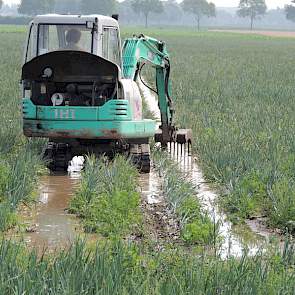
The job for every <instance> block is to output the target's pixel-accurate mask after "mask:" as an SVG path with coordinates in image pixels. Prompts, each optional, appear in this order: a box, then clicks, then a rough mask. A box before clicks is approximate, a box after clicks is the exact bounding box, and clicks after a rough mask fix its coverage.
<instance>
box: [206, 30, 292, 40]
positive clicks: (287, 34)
mask: <svg viewBox="0 0 295 295" xmlns="http://www.w3.org/2000/svg"><path fill="white" fill-rule="evenodd" d="M210 31H211V32H228V33H239V34H255V35H262V36H270V37H282V38H295V32H287V31H250V30H210Z"/></svg>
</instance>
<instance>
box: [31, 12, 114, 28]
mask: <svg viewBox="0 0 295 295" xmlns="http://www.w3.org/2000/svg"><path fill="white" fill-rule="evenodd" d="M96 19H97V20H98V23H103V24H104V25H109V26H116V27H118V26H119V25H118V22H117V20H115V19H114V18H112V17H110V16H105V15H99V14H91V15H68V14H44V15H37V16H35V17H34V19H33V23H34V24H40V23H42V24H44V23H45V24H85V23H86V22H87V21H93V22H94V21H95V20H96Z"/></svg>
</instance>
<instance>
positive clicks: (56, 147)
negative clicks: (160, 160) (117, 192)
mask: <svg viewBox="0 0 295 295" xmlns="http://www.w3.org/2000/svg"><path fill="white" fill-rule="evenodd" d="M90 154H94V155H95V156H97V157H100V156H103V155H104V156H107V157H109V158H110V159H112V158H114V157H115V156H116V155H117V154H122V155H124V156H126V158H129V159H130V161H131V163H133V164H134V166H135V167H136V168H137V169H138V170H139V171H140V172H141V173H149V172H150V168H151V163H150V162H151V161H150V146H149V144H148V141H147V140H144V141H142V142H140V143H133V142H129V143H127V142H119V141H109V142H107V141H102V142H99V143H97V142H95V141H83V142H81V141H78V140H73V141H69V142H66V143H65V142H59V141H55V140H50V141H49V142H48V144H47V146H46V148H45V150H44V152H43V158H44V160H45V161H46V163H47V167H48V169H50V171H53V172H54V171H67V168H68V165H69V162H70V161H71V160H72V158H73V157H75V156H85V155H90Z"/></svg>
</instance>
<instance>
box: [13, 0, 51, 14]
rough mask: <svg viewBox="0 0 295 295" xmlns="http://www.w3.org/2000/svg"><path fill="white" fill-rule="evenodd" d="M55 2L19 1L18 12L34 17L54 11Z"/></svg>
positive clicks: (42, 0)
mask: <svg viewBox="0 0 295 295" xmlns="http://www.w3.org/2000/svg"><path fill="white" fill-rule="evenodd" d="M54 5H55V0H21V3H20V5H19V7H18V12H19V13H20V14H25V15H36V14H43V13H50V12H53V11H54Z"/></svg>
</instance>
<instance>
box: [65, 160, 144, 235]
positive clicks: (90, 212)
mask: <svg viewBox="0 0 295 295" xmlns="http://www.w3.org/2000/svg"><path fill="white" fill-rule="evenodd" d="M136 179H137V171H136V169H135V168H134V167H132V165H131V164H130V163H129V162H128V161H126V158H124V157H122V156H118V157H116V158H115V159H114V160H113V161H108V160H107V159H106V158H102V159H96V158H95V157H88V158H87V161H86V167H85V170H84V171H83V174H82V181H81V184H80V187H79V188H78V190H77V192H76V194H75V196H74V198H73V199H72V200H71V204H70V210H71V212H72V213H75V214H77V215H79V216H80V217H81V218H82V219H83V225H84V229H85V230H86V231H87V232H97V233H100V234H101V235H103V236H105V237H112V236H115V237H119V236H120V237H123V236H125V235H126V234H128V233H130V232H132V231H134V230H139V226H140V223H141V212H140V207H139V205H140V194H139V192H138V191H137V182H136Z"/></svg>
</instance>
